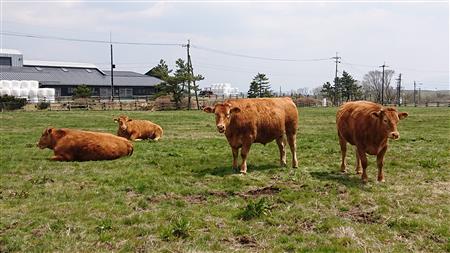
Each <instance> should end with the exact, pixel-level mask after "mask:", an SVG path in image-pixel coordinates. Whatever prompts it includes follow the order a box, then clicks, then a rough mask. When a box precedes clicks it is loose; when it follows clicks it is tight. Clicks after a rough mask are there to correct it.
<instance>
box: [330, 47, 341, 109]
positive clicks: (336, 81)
mask: <svg viewBox="0 0 450 253" xmlns="http://www.w3.org/2000/svg"><path fill="white" fill-rule="evenodd" d="M330 59H334V60H335V62H336V72H335V73H334V103H335V105H339V103H338V101H337V91H338V89H337V83H338V77H337V73H338V63H341V62H340V61H339V59H341V57H339V56H338V52H336V56H335V57H331V58H330Z"/></svg>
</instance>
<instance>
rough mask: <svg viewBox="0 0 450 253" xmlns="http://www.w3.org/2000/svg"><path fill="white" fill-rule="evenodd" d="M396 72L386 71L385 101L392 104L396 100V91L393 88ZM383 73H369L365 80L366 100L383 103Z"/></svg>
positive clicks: (373, 71) (374, 71)
mask: <svg viewBox="0 0 450 253" xmlns="http://www.w3.org/2000/svg"><path fill="white" fill-rule="evenodd" d="M394 73H395V71H394V70H390V69H388V70H385V71H384V95H385V101H388V102H392V101H394V100H395V89H394V88H393V87H391V80H392V77H393V76H394ZM382 78H383V73H382V72H381V71H378V70H372V71H369V73H367V74H365V75H364V78H363V82H362V85H363V93H364V96H365V97H366V99H371V100H374V101H376V102H378V103H380V102H381V86H382Z"/></svg>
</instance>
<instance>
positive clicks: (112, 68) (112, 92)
mask: <svg viewBox="0 0 450 253" xmlns="http://www.w3.org/2000/svg"><path fill="white" fill-rule="evenodd" d="M109 43H110V44H109V45H110V48H111V102H113V101H114V68H115V67H116V66H115V65H114V62H113V44H112V39H111V33H109Z"/></svg>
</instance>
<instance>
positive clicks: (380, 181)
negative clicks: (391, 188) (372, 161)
mask: <svg viewBox="0 0 450 253" xmlns="http://www.w3.org/2000/svg"><path fill="white" fill-rule="evenodd" d="M377 181H378V183H384V182H386V181H384V178H383V179H378V180H377Z"/></svg>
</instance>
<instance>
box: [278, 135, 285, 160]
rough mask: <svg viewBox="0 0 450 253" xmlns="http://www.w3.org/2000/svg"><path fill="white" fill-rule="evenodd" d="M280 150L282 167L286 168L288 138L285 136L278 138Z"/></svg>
mask: <svg viewBox="0 0 450 253" xmlns="http://www.w3.org/2000/svg"><path fill="white" fill-rule="evenodd" d="M277 144H278V149H279V150H280V165H281V167H286V138H285V137H284V135H282V136H281V137H278V138H277Z"/></svg>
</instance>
